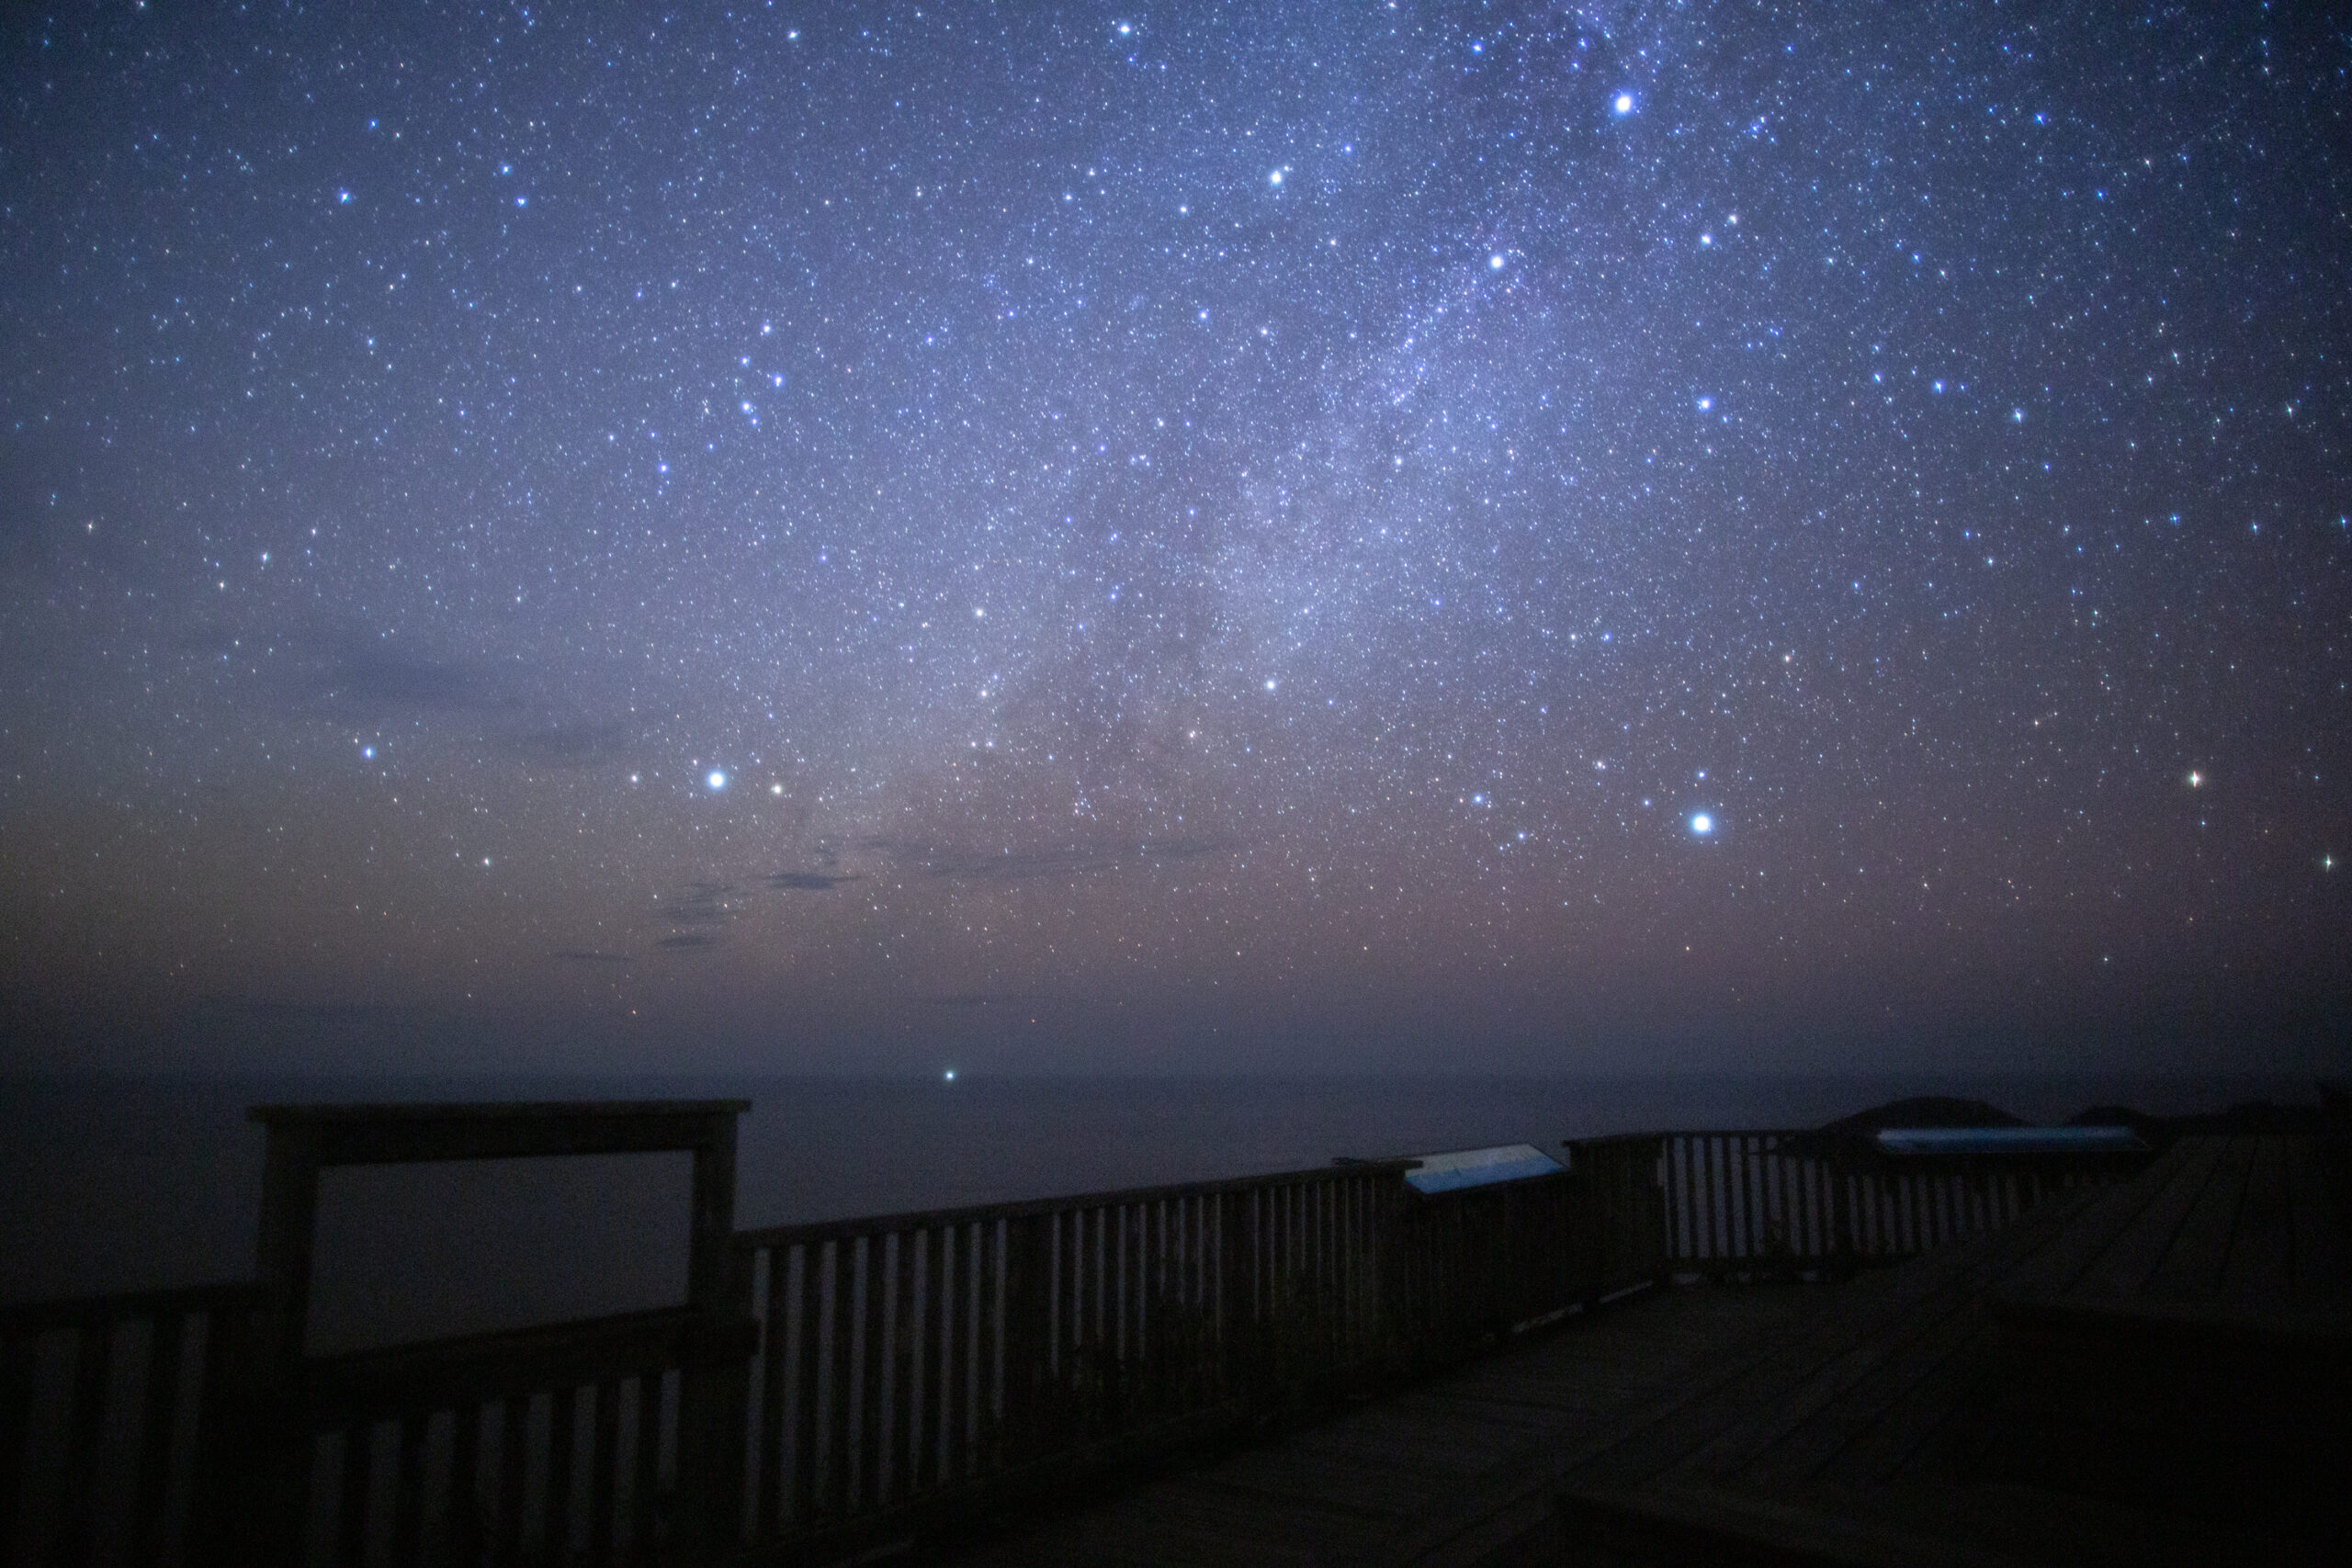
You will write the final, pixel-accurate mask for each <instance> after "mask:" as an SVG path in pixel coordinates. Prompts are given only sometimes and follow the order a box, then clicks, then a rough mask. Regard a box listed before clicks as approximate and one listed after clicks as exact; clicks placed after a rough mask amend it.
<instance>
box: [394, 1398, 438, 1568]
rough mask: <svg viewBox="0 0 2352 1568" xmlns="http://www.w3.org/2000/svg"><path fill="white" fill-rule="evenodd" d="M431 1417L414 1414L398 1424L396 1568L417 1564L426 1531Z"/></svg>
mask: <svg viewBox="0 0 2352 1568" xmlns="http://www.w3.org/2000/svg"><path fill="white" fill-rule="evenodd" d="M430 1420H431V1417H430V1416H425V1415H422V1414H412V1415H408V1416H401V1419H400V1422H399V1423H398V1427H397V1429H398V1432H399V1442H400V1447H399V1450H398V1451H397V1455H396V1457H395V1460H394V1463H393V1469H392V1517H391V1529H390V1531H389V1532H388V1533H389V1534H390V1538H391V1554H392V1562H393V1564H394V1568H409V1564H412V1563H413V1562H416V1561H417V1544H418V1541H419V1539H420V1538H421V1536H422V1535H423V1532H424V1438H425V1433H426V1430H427V1427H428V1423H429V1422H430Z"/></svg>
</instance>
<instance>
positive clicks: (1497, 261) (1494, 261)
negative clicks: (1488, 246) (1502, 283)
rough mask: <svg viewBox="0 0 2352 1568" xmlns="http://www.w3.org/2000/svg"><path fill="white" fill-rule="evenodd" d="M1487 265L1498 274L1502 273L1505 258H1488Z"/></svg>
mask: <svg viewBox="0 0 2352 1568" xmlns="http://www.w3.org/2000/svg"><path fill="white" fill-rule="evenodd" d="M1487 265H1488V266H1490V267H1492V268H1494V269H1495V270H1496V271H1497V272H1500V271H1502V269H1503V258H1502V257H1500V256H1488V257H1487Z"/></svg>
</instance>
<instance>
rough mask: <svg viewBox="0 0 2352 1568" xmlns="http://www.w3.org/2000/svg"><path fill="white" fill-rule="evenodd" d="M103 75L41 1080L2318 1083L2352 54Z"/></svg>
mask: <svg viewBox="0 0 2352 1568" xmlns="http://www.w3.org/2000/svg"><path fill="white" fill-rule="evenodd" d="M160 9H162V10H163V11H164V14H162V15H158V14H155V11H154V10H152V9H150V10H141V9H124V8H120V7H95V8H90V9H86V10H85V9H82V8H75V9H73V10H71V11H67V12H62V13H60V14H58V15H56V16H54V17H47V18H43V17H39V16H34V17H29V18H23V17H20V18H19V19H17V20H14V21H12V22H11V23H10V24H9V28H10V29H11V31H10V35H9V38H8V40H7V44H6V48H7V51H8V56H7V58H8V65H7V70H6V130H5V131H0V197H5V204H4V206H0V288H5V294H4V295H0V333H5V341H6V348H7V352H6V360H5V363H0V463H4V464H5V469H4V470H0V482H5V486H6V488H5V491H0V505H5V508H6V512H5V520H4V521H0V660H5V667H6V671H8V680H7V682H6V691H5V694H0V764H5V765H0V887H5V892H6V907H7V910H8V912H7V914H6V917H5V919H0V965H5V968H0V981H5V987H6V996H7V998H8V1007H9V1013H8V1018H9V1020H10V1021H11V1022H10V1028H11V1032H12V1034H13V1036H14V1043H13V1044H12V1045H11V1047H10V1048H9V1049H10V1053H11V1055H9V1057H8V1058H7V1059H8V1060H10V1061H14V1062H17V1063H18V1064H19V1065H33V1066H73V1065H77V1064H83V1065H87V1064H99V1065H108V1064H111V1065H133V1066H136V1065H174V1066H177V1065H188V1064H193V1065H198V1066H224V1065H255V1064H260V1065H293V1066H313V1067H341V1066H366V1067H377V1066H385V1065H390V1064H401V1065H414V1066H465V1065H493V1066H521V1065H530V1066H549V1065H552V1066H589V1067H603V1066H689V1065H690V1066H710V1065H727V1066H763V1067H773V1068H784V1069H797V1068H803V1067H843V1066H867V1067H876V1068H884V1069H889V1070H900V1069H906V1068H922V1069H923V1070H937V1069H938V1068H939V1067H940V1066H942V1065H943V1064H946V1063H951V1062H955V1063H963V1064H966V1065H967V1066H972V1067H977V1068H980V1069H989V1068H1008V1069H1010V1068H1035V1067H1053V1068H1103V1069H1114V1068H1115V1069H1125V1068H1132V1067H1139V1066H1140V1067H1150V1068H1187V1067H1199V1068H1212V1067H1214V1068H1220V1069H1222V1068H1229V1067H1235V1066H1245V1067H1278V1068H1300V1069H1310V1068H1311V1069H1330V1068H1346V1067H1353V1066H1383V1067H1394V1066H1417V1067H1433V1066H1464V1065H1467V1066H1514V1067H1524V1066H1548V1067H1558V1068H1571V1069H1573V1068H1589V1067H1618V1066H1662V1065H1679V1064H1690V1065H1750V1066H1754V1065H1761V1066H1783V1065H1790V1066H1868V1067H1877V1066H1892V1065H1900V1066H1935V1065H1951V1064H1962V1063H1965V1064H1972V1065H1980V1064H1984V1063H1992V1062H1998V1063H2002V1064H2006V1065H2013V1066H2082V1065H2086V1064H2090V1063H2094V1062H2096V1063H2102V1064H2109V1063H2130V1064H2132V1065H2139V1066H2146V1065H2172V1064H2203V1065H2208V1066H2211V1065H2215V1064H2226V1065H2236V1066H2279V1065H2299V1064H2303V1063H2306V1062H2309V1061H2312V1060H2314V1059H2315V1057H2314V1053H2317V1054H2318V1055H2320V1056H2324V1055H2326V1054H2327V1053H2328V1052H2330V1051H2337V1052H2340V1051H2341V1050H2342V1048H2343V1044H2342V1043H2343V1040H2344V1037H2345V1030H2346V1021H2347V1017H2352V1012H2347V1008H2346V997H2347V995H2352V974H2348V973H2347V961H2346V956H2345V955H2346V952H2347V950H2352V943H2348V942H2347V941H2346V938H2347V931H2346V923H2347V922H2346V904H2345V897H2344V895H2343V893H2342V891H2341V888H2342V886H2343V878H2344V874H2343V873H2342V872H2340V871H2339V870H2338V869H2337V864H2338V863H2339V862H2340V860H2341V858H2342V857H2343V856H2344V855H2345V854H2346V853H2347V852H2352V797H2348V796H2347V794H2346V784H2345V781H2346V776H2347V769H2352V694H2348V688H2347V682H2352V478H2348V477H2347V476H2352V441H2347V436H2348V435H2352V372H2348V371H2347V365H2352V361H2347V358H2346V355H2347V352H2352V333H2347V321H2352V267H2347V265H2346V257H2347V256H2352V174H2347V170H2346V149H2347V148H2352V125H2348V124H2347V111H2348V110H2352V77H2348V76H2347V71H2352V43H2348V42H2347V39H2346V35H2344V34H2343V33H2342V32H2341V31H2339V32H2338V33H2336V34H2335V35H2334V36H2329V35H2327V34H2325V33H2324V32H2321V31H2317V30H2313V29H2314V28H2316V26H2317V24H2312V23H2304V24H2297V23H2294V22H2293V21H2291V20H2290V19H2287V18H2281V17H2274V16H2271V15H2269V14H2267V13H2265V12H2262V11H2258V10H2254V9H2250V8H2245V7H2232V8H2228V12H2227V14H2226V15H2224V14H2222V10H2223V8H2221V7H2206V6H2190V7H2181V8H2177V9H2171V10H2159V11H2153V12H2149V13H2147V14H2145V15H2137V14H2134V15H2128V16H2127V15H2125V14H2124V13H2123V12H2121V11H2120V10H2118V9H2117V8H2115V7H2109V6H2081V7H2075V8H2064V7H2018V6H1971V5H1960V4H1936V5H1928V6H1916V7H1906V8H1901V9H1900V10H1899V11H1898V10H1897V9H1896V8H1890V7H1880V6H1850V7H1846V8H1843V9H1832V8H1829V7H1820V6H1805V7H1799V8H1794V9H1791V10H1789V11H1788V12H1787V13H1786V14H1784V15H1781V16H1777V17H1776V16H1773V15H1771V14H1770V13H1759V12H1758V11H1755V10H1753V9H1751V8H1748V7H1745V6H1720V7H1719V6H1691V5H1676V6H1603V7H1596V8H1589V9H1569V8H1565V7H1553V8H1545V7H1539V6H1468V5H1460V6H1445V5H1433V4H1410V3H1400V4H1396V5H1385V4H1379V3H1369V4H1348V5H1338V4H1331V5H1321V4H1318V5H1314V6H1304V5H1296V6H1256V7H1251V6H1222V7H1217V6H1190V5H1188V6H1162V7H1145V8H1127V9H1115V8H1113V9H1103V8H1090V7H1076V6H1073V7H1059V8H1057V7H1052V6H1046V5H1035V6H1026V5H1024V6H977V5H959V4H944V5H939V4H925V5H922V6H907V5H892V6H849V5H821V6H820V5H804V6H756V7H751V8H748V9H747V10H746V12H745V13H744V14H742V15H740V16H732V17H730V16H729V15H727V14H725V13H723V12H722V11H720V10H719V9H718V7H716V6H688V7H684V8H682V9H681V11H680V12H679V13H678V14H676V15H673V16H670V17H656V16H654V15H652V14H650V13H646V12H640V11H639V10H638V9H636V8H630V7H616V8H606V9H600V10H597V11H594V13H590V14H583V13H582V12H580V11H578V10H575V9H572V8H568V7H561V6H549V7H545V8H541V7H536V6H533V7H515V8H506V9H481V10H477V9H469V8H448V7H437V6H436V7H427V8H424V9H423V10H422V11H419V12H417V13H415V14H412V15H407V16H406V17H405V19H403V20H401V21H399V22H397V23H386V22H385V21H384V20H383V19H382V18H381V17H379V16H378V15H377V14H375V12H374V11H372V10H369V11H365V12H352V13H348V14H345V13H341V12H335V13H334V14H330V15H326V16H304V15H293V14H282V13H279V12H277V11H276V10H272V11H270V12H268V13H267V14H266V15H260V16H246V17H228V16H225V15H224V14H222V13H221V12H220V10H218V8H213V7H187V8H182V7H164V8H160ZM2299 28H2300V29H2301V30H2299Z"/></svg>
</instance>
